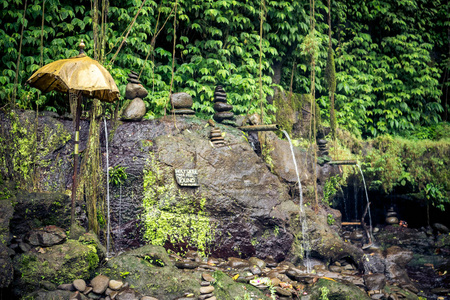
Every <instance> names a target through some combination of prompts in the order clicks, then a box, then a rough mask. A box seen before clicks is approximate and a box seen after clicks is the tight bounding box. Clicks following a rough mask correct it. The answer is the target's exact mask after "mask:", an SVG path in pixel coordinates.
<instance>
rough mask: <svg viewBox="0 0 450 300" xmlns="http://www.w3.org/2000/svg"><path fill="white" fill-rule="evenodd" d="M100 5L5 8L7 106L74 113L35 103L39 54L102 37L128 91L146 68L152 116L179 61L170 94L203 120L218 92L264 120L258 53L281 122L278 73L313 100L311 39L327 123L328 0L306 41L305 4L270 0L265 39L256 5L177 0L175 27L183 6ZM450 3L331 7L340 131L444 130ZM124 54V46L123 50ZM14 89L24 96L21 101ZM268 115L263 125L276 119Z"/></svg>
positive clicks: (2, 79) (53, 2) (61, 2)
mask: <svg viewBox="0 0 450 300" xmlns="http://www.w3.org/2000/svg"><path fill="white" fill-rule="evenodd" d="M101 2H102V3H99V4H98V6H99V7H98V9H96V10H94V11H93V10H91V3H90V2H88V1H80V2H77V4H75V5H73V3H71V2H69V1H67V0H47V1H45V2H43V1H38V0H32V1H28V5H27V8H26V10H25V1H24V0H17V1H6V0H4V1H0V8H2V9H1V10H0V20H1V21H0V22H1V25H2V26H1V28H2V29H0V53H1V56H2V59H1V60H0V84H1V85H0V106H1V107H3V106H5V105H7V104H8V105H13V106H16V107H19V108H24V109H28V108H35V107H36V105H37V106H38V107H39V109H40V110H42V109H45V110H52V111H57V112H59V113H64V112H66V111H68V106H67V105H66V104H65V102H64V101H61V95H58V94H57V93H49V94H44V95H40V96H38V93H37V90H35V89H32V88H29V87H25V86H24V82H25V80H26V79H27V78H28V77H29V76H30V75H31V74H32V73H33V72H34V71H36V70H37V69H38V68H39V65H40V61H41V51H40V50H41V49H42V62H43V63H44V64H46V63H49V62H51V61H53V60H56V59H62V58H67V57H71V56H74V55H76V54H77V49H76V48H77V44H78V42H79V40H80V39H84V40H85V41H86V44H87V53H88V55H90V56H91V57H95V55H94V40H96V39H95V37H99V36H100V37H101V42H99V44H100V46H99V45H97V46H99V47H102V45H103V47H104V48H102V49H101V51H98V50H97V51H96V53H97V54H99V53H100V54H101V57H102V59H103V61H104V62H105V64H106V67H107V68H108V70H109V71H110V72H111V74H112V75H113V77H114V78H115V80H116V82H117V84H118V86H119V89H120V90H121V92H122V94H124V92H125V85H126V78H127V74H128V73H129V71H130V70H135V71H138V72H139V73H140V74H141V78H140V79H141V82H142V83H143V84H144V85H145V86H146V87H147V88H148V90H149V91H151V92H150V93H149V96H147V98H146V99H144V101H145V102H146V105H147V109H148V113H147V118H153V117H157V116H160V115H161V114H162V113H163V111H164V105H165V103H166V102H167V97H168V94H169V90H170V86H169V83H170V81H171V71H172V63H173V65H174V77H173V79H174V89H173V91H174V92H181V91H185V92H188V93H190V94H191V95H192V96H193V98H194V109H195V110H196V111H197V112H199V113H202V114H206V115H212V113H213V109H212V101H211V100H212V97H213V91H214V87H215V86H216V85H218V84H222V85H223V86H224V88H225V91H226V92H227V95H228V101H229V102H230V103H231V104H233V110H234V112H235V113H237V114H246V113H253V112H259V107H258V100H259V98H260V96H259V88H258V83H259V82H258V81H259V65H260V64H259V59H260V55H261V71H262V77H261V83H262V91H263V97H262V98H263V99H264V109H265V113H266V114H267V115H273V114H270V113H271V112H273V111H274V110H275V108H274V106H273V105H272V104H271V103H270V102H269V101H266V100H265V99H266V97H268V96H272V95H273V89H272V85H273V83H274V82H273V81H274V80H273V78H272V76H273V75H274V74H277V76H279V77H276V78H275V77H274V78H275V83H277V84H279V85H280V87H281V88H284V89H285V90H288V89H289V87H290V83H291V74H292V70H294V74H293V75H294V76H293V81H292V89H293V92H294V93H309V92H310V79H309V74H310V71H311V70H310V69H311V66H310V63H309V57H308V55H305V45H308V44H311V41H314V44H315V45H316V47H317V49H316V53H317V59H316V64H315V73H316V81H315V90H316V94H317V101H318V103H319V104H320V106H321V108H322V109H321V113H322V117H323V118H324V119H325V120H329V118H330V113H329V108H330V107H329V105H330V104H329V103H330V102H329V100H328V97H329V95H328V90H327V89H326V88H325V85H326V84H325V80H324V76H325V66H326V58H327V48H328V41H329V39H328V34H327V33H328V29H329V28H328V27H329V26H328V22H327V17H326V16H327V14H328V8H327V3H326V1H322V0H318V1H315V18H316V34H315V36H314V38H313V39H312V38H311V36H309V35H308V28H309V20H310V12H309V3H307V2H305V1H299V0H294V1H265V19H264V22H263V26H262V29H263V30H262V32H263V34H262V40H261V37H260V34H259V33H260V25H261V24H260V5H261V1H260V0H248V1H242V0H219V1H194V0H180V1H178V4H177V10H176V14H177V17H176V18H173V14H174V11H175V10H174V6H175V2H176V1H171V0H161V1H155V0H148V1H145V3H144V2H143V1H142V0H126V1H121V2H120V3H118V2H114V3H109V5H108V4H105V3H107V2H108V1H106V2H105V1H101ZM44 3H45V10H44V8H43V7H42V5H43V4H44ZM141 6H142V9H141V10H139V9H140V8H141ZM448 6H449V4H448V1H447V2H445V1H441V0H437V1H431V2H430V1H426V0H412V1H410V0H408V1H406V0H401V1H393V0H370V1H363V2H360V1H345V2H344V1H332V2H331V12H332V13H331V22H330V24H331V29H332V35H331V42H332V48H333V49H334V50H335V64H336V81H337V82H336V83H337V85H336V94H335V106H336V118H337V121H338V123H339V126H340V127H345V128H347V129H349V130H351V131H352V132H353V133H356V134H362V135H367V136H378V135H381V134H384V133H390V134H402V133H405V132H412V131H414V130H415V129H416V127H417V126H419V125H424V126H429V125H433V124H436V123H437V122H439V121H440V119H441V115H445V111H448V102H447V99H446V98H443V97H444V96H442V95H443V93H442V91H445V90H446V89H448V85H449V81H448V80H449V79H448V78H449V77H448V75H445V74H448V59H449V57H448V56H449V55H448V43H449V42H448V36H447V31H448V27H449V21H448V11H449V7H448ZM102 11H105V15H104V16H105V18H104V19H103V20H104V23H102V27H100V31H99V32H96V34H94V32H93V29H92V28H93V26H92V24H93V19H94V17H95V19H98V20H100V18H97V17H99V16H100V14H101V12H102ZM138 11H139V14H137V13H138ZM24 12H25V13H26V14H25V18H24ZM95 12H98V13H97V14H95ZM42 17H44V22H43V27H41V26H42ZM134 19H135V22H134V23H133V20H134ZM175 19H176V20H177V23H176V24H175V29H176V31H177V35H176V40H175V44H176V49H175V61H172V46H173V42H174V41H173V36H174V35H173V30H174V24H173V22H174V20H175ZM131 24H133V25H132V26H130V25H131ZM22 26H23V28H24V31H23V34H21V28H22ZM96 28H97V27H96ZM41 29H43V30H41ZM41 33H43V39H42V44H41ZM125 36H126V40H125ZM20 41H22V47H19V44H20ZM260 42H261V49H260V47H259V45H260ZM119 45H123V46H122V47H121V49H120V51H119V52H117V50H118V48H119ZM41 46H42V48H41ZM19 48H20V49H19ZM97 48H98V47H97ZM19 50H20V53H19ZM260 50H261V51H260ZM116 52H117V56H116V57H115V58H114V62H112V61H111V59H112V57H113V56H115V54H116ZM19 57H20V59H18V58H19ZM18 61H19V62H20V63H19V65H18V66H16V64H17V62H18ZM294 65H295V66H296V67H295V68H293V66H294ZM275 66H276V67H275ZM141 70H142V73H141V72H140V71H141ZM16 71H18V73H17V74H18V76H17V77H18V78H17V82H18V84H17V86H15V85H14V82H15V77H16ZM15 88H16V89H17V92H16V93H13V91H14V89H15ZM14 95H15V97H14ZM447 95H448V93H447V94H445V97H448V96H447ZM13 98H15V99H13ZM271 118H273V117H271ZM271 118H268V119H267V121H269V122H270V121H273V120H272V119H271Z"/></svg>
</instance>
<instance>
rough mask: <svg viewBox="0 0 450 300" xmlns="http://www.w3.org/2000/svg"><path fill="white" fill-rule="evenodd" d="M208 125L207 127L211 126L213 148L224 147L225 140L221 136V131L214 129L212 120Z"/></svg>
mask: <svg viewBox="0 0 450 300" xmlns="http://www.w3.org/2000/svg"><path fill="white" fill-rule="evenodd" d="M208 123H209V125H211V133H210V138H211V143H213V145H214V146H224V145H225V140H224V138H223V136H222V131H221V130H220V129H219V128H217V127H215V124H214V121H213V120H209V121H208Z"/></svg>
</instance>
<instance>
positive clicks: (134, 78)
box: [122, 71, 148, 121]
mask: <svg viewBox="0 0 450 300" xmlns="http://www.w3.org/2000/svg"><path fill="white" fill-rule="evenodd" d="M138 78H139V76H138V74H137V73H136V72H134V71H131V73H130V74H128V78H127V80H128V84H127V88H126V92H125V98H126V99H128V100H131V102H130V104H128V106H127V108H125V110H124V111H123V113H122V120H124V121H140V120H142V118H143V117H144V116H145V113H146V108H145V103H144V101H143V100H142V99H143V98H145V97H147V95H148V92H147V90H146V89H145V88H144V87H143V86H142V84H141V82H140V81H139V79H138Z"/></svg>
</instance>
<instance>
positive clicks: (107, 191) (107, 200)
mask: <svg viewBox="0 0 450 300" xmlns="http://www.w3.org/2000/svg"><path fill="white" fill-rule="evenodd" d="M103 122H104V124H105V142H106V207H107V209H108V220H107V224H106V257H109V231H110V230H109V228H110V216H109V156H108V155H109V153H108V127H107V126H106V118H105V117H103Z"/></svg>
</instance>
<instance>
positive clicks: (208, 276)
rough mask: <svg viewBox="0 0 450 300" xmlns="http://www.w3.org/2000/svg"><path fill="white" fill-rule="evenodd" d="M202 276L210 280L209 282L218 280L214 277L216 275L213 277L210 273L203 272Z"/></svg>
mask: <svg viewBox="0 0 450 300" xmlns="http://www.w3.org/2000/svg"><path fill="white" fill-rule="evenodd" d="M202 278H203V279H204V280H206V281H208V282H214V281H216V280H215V279H214V277H212V275H211V274H209V273H203V274H202Z"/></svg>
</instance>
